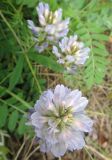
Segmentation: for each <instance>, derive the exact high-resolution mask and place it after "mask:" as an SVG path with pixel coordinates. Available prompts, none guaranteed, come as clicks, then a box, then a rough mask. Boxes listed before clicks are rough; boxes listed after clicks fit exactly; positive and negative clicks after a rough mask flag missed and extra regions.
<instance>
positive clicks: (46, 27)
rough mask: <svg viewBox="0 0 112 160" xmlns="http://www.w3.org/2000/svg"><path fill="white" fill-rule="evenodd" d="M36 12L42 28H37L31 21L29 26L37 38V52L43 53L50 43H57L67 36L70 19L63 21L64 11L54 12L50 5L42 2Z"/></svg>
mask: <svg viewBox="0 0 112 160" xmlns="http://www.w3.org/2000/svg"><path fill="white" fill-rule="evenodd" d="M36 10H37V13H38V17H39V24H40V27H36V26H35V24H34V23H33V21H31V20H28V26H29V28H30V29H31V30H32V32H33V34H34V36H35V38H34V40H35V41H36V42H37V45H36V48H37V50H38V51H39V52H43V51H44V50H45V49H46V48H47V47H48V45H49V41H54V42H56V41H58V40H59V39H60V38H61V37H64V36H66V35H67V33H68V31H69V29H68V25H69V18H68V19H66V20H62V9H58V10H56V11H55V12H52V11H50V8H49V5H48V4H46V3H42V2H40V3H39V5H38V6H37V8H36ZM40 37H41V38H40ZM40 39H41V40H40Z"/></svg>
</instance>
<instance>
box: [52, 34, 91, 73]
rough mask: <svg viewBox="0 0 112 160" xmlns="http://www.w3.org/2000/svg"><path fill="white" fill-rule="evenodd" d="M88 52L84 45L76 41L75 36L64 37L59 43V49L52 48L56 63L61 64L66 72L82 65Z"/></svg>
mask: <svg viewBox="0 0 112 160" xmlns="http://www.w3.org/2000/svg"><path fill="white" fill-rule="evenodd" d="M89 52H90V49H89V48H88V47H84V43H82V42H79V41H77V35H74V36H70V37H64V38H63V39H62V40H61V42H59V48H57V47H56V46H53V53H54V54H55V56H56V57H57V58H58V60H57V62H58V63H60V64H63V65H64V66H65V68H66V69H67V70H68V71H73V69H74V68H76V66H78V65H82V64H84V63H85V61H86V59H87V58H89V56H88V54H89Z"/></svg>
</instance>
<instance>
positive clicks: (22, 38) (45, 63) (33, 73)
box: [0, 0, 112, 160]
mask: <svg viewBox="0 0 112 160" xmlns="http://www.w3.org/2000/svg"><path fill="white" fill-rule="evenodd" d="M38 2H39V0H0V160H13V159H14V160H17V159H18V160H19V159H22V160H27V159H29V160H30V159H31V160H33V159H39V160H40V159H45V158H46V159H48V160H50V159H52V157H51V156H50V155H47V156H44V155H42V153H40V152H39V150H38V151H36V150H37V149H38V146H37V144H36V143H35V138H34V135H33V132H32V128H30V127H28V126H26V125H25V123H26V121H27V113H28V110H29V109H30V108H31V107H32V106H33V105H34V103H35V101H36V100H37V99H38V98H39V95H40V93H41V91H44V90H46V89H47V88H52V87H53V86H55V85H56V84H57V83H64V84H67V86H69V87H71V88H79V89H81V90H82V91H83V93H84V95H85V96H87V97H88V98H89V100H90V103H89V107H88V110H87V112H88V114H90V115H91V117H92V118H93V119H94V120H95V125H94V129H93V132H92V133H91V135H90V136H88V137H86V141H87V144H88V145H87V146H86V147H85V148H84V149H83V150H82V151H79V152H77V151H75V152H74V153H67V154H66V155H65V156H64V157H63V160H73V159H77V160H87V159H88V160H90V159H91V160H111V159H112V155H111V153H112V136H111V135H112V63H111V62H112V54H111V53H112V14H111V13H112V0H44V1H43V2H47V3H49V4H50V7H51V8H52V10H55V9H57V8H63V15H64V18H65V17H70V19H71V22H70V32H69V34H74V33H75V34H77V35H78V36H79V38H80V40H82V41H83V42H84V43H85V44H86V46H89V47H90V49H91V53H90V58H89V59H88V61H87V62H86V64H85V66H84V67H82V68H79V69H78V71H77V73H75V74H74V75H63V67H62V66H60V65H59V64H57V63H56V59H55V57H54V56H53V55H52V53H51V52H49V51H47V52H45V53H44V54H38V53H37V51H35V49H34V45H35V44H34V42H33V41H32V34H31V32H30V30H29V29H28V26H27V20H28V19H32V20H33V21H34V22H35V23H37V24H38V18H37V13H36V10H35V7H36V6H37V4H38Z"/></svg>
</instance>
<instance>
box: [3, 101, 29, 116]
mask: <svg viewBox="0 0 112 160" xmlns="http://www.w3.org/2000/svg"><path fill="white" fill-rule="evenodd" d="M0 101H1V102H2V103H4V104H6V105H8V106H10V107H12V108H14V109H16V110H17V111H19V112H21V113H23V114H26V112H25V111H23V110H21V109H19V108H17V107H16V106H14V105H12V104H9V103H7V102H6V101H4V100H3V99H0Z"/></svg>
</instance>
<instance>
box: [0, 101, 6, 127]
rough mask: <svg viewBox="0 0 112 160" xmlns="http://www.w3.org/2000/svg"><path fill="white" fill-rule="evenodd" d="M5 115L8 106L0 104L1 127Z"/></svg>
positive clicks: (4, 121) (4, 120)
mask: <svg viewBox="0 0 112 160" xmlns="http://www.w3.org/2000/svg"><path fill="white" fill-rule="evenodd" d="M0 105H1V104H0ZM7 116H8V107H7V106H0V128H2V127H3V126H4V125H5V123H6V119H7Z"/></svg>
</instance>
